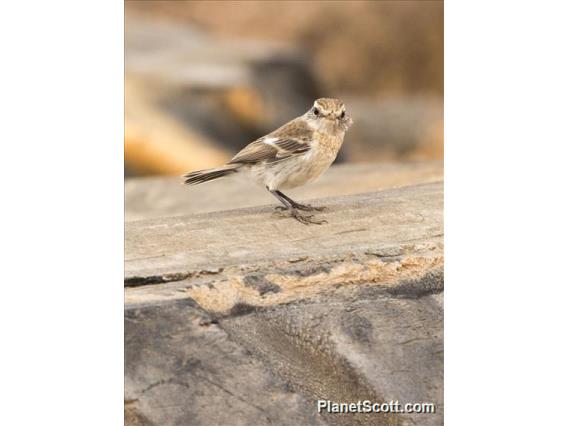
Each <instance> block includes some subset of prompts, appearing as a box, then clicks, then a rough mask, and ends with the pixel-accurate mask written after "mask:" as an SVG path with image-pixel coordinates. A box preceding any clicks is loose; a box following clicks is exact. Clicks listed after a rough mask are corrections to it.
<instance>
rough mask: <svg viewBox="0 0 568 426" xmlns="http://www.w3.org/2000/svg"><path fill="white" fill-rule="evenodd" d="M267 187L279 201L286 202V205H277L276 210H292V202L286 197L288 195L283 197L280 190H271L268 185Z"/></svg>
mask: <svg viewBox="0 0 568 426" xmlns="http://www.w3.org/2000/svg"><path fill="white" fill-rule="evenodd" d="M266 189H268V192H270V193H271V194H272V195H274V196H275V197H276V198H277V199H278V201H280V202H281V203H282V204H284V207H282V206H277V207H276V210H292V209H293V207H292V204H290V202H289V201H288V200H287V199H286V197H282V194H281V193H280V192H279V191H271V190H270V189H269V188H268V186H267V187H266Z"/></svg>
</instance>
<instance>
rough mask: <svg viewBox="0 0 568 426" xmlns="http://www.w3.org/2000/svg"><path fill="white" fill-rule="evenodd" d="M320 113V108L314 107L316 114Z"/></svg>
mask: <svg viewBox="0 0 568 426" xmlns="http://www.w3.org/2000/svg"><path fill="white" fill-rule="evenodd" d="M319 113H320V110H319V109H317V108H315V107H314V115H318V114H319Z"/></svg>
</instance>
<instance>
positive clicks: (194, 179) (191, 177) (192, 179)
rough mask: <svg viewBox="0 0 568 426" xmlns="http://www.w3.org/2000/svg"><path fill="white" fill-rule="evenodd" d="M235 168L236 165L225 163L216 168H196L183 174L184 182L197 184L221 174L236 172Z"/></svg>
mask: <svg viewBox="0 0 568 426" xmlns="http://www.w3.org/2000/svg"><path fill="white" fill-rule="evenodd" d="M237 169H238V166H235V165H230V166H229V165H227V166H223V167H218V168H216V169H207V170H197V171H195V172H191V173H187V174H186V175H184V176H183V177H184V179H185V181H184V183H185V184H186V185H198V184H200V183H203V182H208V181H210V180H214V179H219V178H221V177H223V176H227V175H230V174H231V173H236V172H237Z"/></svg>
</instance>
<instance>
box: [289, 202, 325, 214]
mask: <svg viewBox="0 0 568 426" xmlns="http://www.w3.org/2000/svg"><path fill="white" fill-rule="evenodd" d="M292 207H294V208H295V209H297V210H303V211H306V212H313V211H317V212H322V211H324V210H326V209H327V208H326V207H324V206H321V207H314V206H312V205H311V204H300V203H295V204H293V205H292Z"/></svg>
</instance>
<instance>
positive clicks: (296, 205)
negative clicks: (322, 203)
mask: <svg viewBox="0 0 568 426" xmlns="http://www.w3.org/2000/svg"><path fill="white" fill-rule="evenodd" d="M274 192H276V193H277V194H278V195H279V196H280V197H282V198H283V199H285V200H286V201H287V202H288V203H289V204H290V205H291V206H292V208H294V209H298V210H304V211H307V212H311V211H314V210H316V211H318V212H321V211H323V210H325V207H314V206H311V205H309V204H300V203H298V202H296V201H294V200H292V199H291V198H290V197H288V196H287V195H285V194H284V193H282V192H280V191H278V190H276V191H274Z"/></svg>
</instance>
